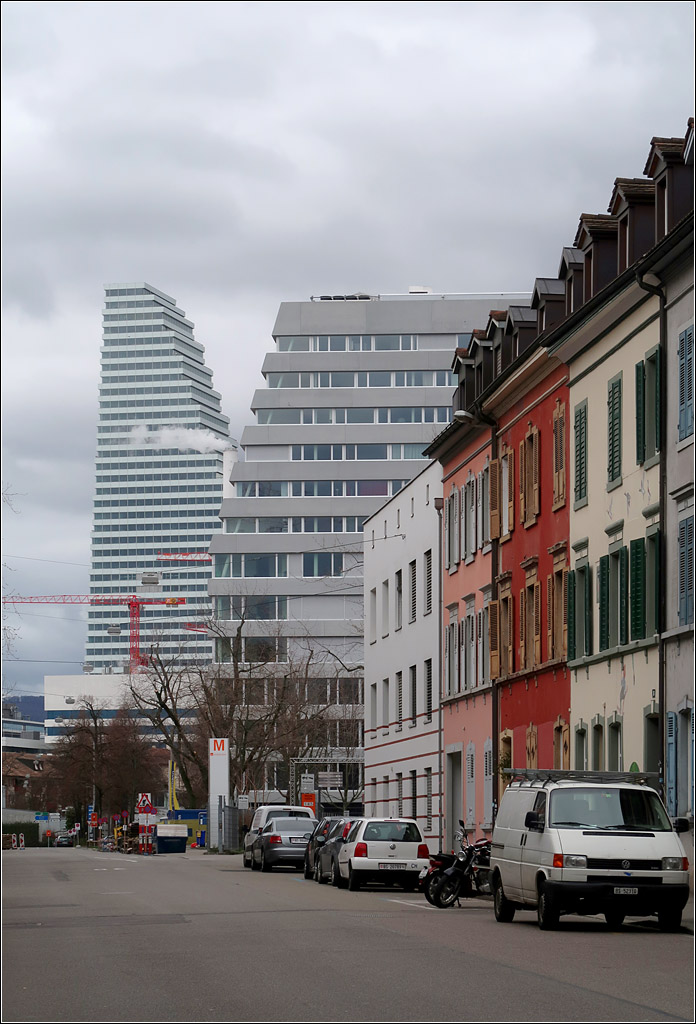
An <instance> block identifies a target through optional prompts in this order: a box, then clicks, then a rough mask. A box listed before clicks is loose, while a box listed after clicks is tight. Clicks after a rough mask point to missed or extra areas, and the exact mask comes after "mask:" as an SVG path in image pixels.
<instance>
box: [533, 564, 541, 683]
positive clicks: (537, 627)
mask: <svg viewBox="0 0 696 1024" xmlns="http://www.w3.org/2000/svg"><path fill="white" fill-rule="evenodd" d="M534 664H535V665H541V583H535V584H534Z"/></svg>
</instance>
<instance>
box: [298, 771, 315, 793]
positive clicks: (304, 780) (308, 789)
mask: <svg viewBox="0 0 696 1024" xmlns="http://www.w3.org/2000/svg"><path fill="white" fill-rule="evenodd" d="M313 792H314V776H313V775H309V774H307V775H300V793H313Z"/></svg>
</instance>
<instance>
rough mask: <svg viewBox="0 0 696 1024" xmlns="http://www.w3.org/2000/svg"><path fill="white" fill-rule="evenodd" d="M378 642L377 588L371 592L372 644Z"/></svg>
mask: <svg viewBox="0 0 696 1024" xmlns="http://www.w3.org/2000/svg"><path fill="white" fill-rule="evenodd" d="M376 640H377V588H376V587H373V588H372V590H371V591H370V643H371V644H374V643H375V642H376Z"/></svg>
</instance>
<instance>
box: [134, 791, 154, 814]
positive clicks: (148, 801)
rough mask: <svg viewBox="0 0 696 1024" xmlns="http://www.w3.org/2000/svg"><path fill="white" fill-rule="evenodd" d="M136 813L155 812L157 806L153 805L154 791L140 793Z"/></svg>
mask: <svg viewBox="0 0 696 1024" xmlns="http://www.w3.org/2000/svg"><path fill="white" fill-rule="evenodd" d="M135 811H136V814H155V813H156V811H155V808H154V807H153V805H152V793H140V794H139V795H138V802H137V804H136V805H135Z"/></svg>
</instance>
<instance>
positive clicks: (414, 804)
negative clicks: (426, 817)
mask: <svg viewBox="0 0 696 1024" xmlns="http://www.w3.org/2000/svg"><path fill="white" fill-rule="evenodd" d="M409 774H410V776H411V817H412V818H415V819H417V818H418V775H417V773H416V771H415V769H414V770H412V771H411V772H410V773H409Z"/></svg>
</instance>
